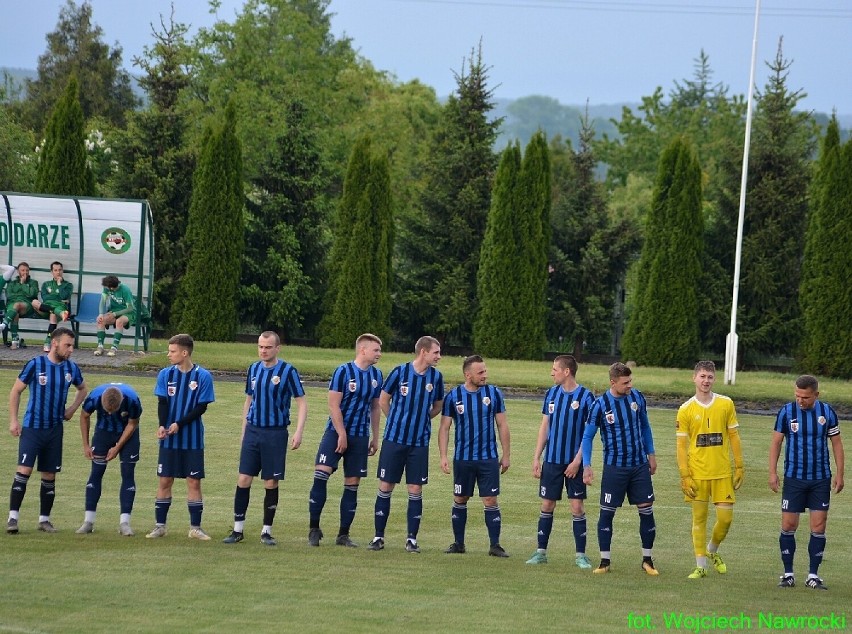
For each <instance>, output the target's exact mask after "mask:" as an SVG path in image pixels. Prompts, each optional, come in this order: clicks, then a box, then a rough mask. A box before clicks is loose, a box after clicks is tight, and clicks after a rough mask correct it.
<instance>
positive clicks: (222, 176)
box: [178, 103, 244, 341]
mask: <svg viewBox="0 0 852 634" xmlns="http://www.w3.org/2000/svg"><path fill="white" fill-rule="evenodd" d="M235 126H236V116H235V112H234V107H233V105H232V104H230V103H229V104H228V106H227V107H226V108H225V115H224V120H223V121H221V122H219V121H215V122H214V123H212V124H211V125H209V127H208V128H207V131H206V132H205V135H204V142H203V143H202V146H201V152H200V155H199V159H198V169H197V170H196V171H195V174H194V178H193V186H192V203H191V204H190V208H189V225H188V228H187V236H186V242H187V249H189V253H190V254H189V262H188V264H187V268H186V275H184V277H183V279H182V280H181V286H180V290H181V292H180V297H179V302H180V306H179V311H178V312H179V320H180V321H179V324H180V325H179V330H180V331H182V332H188V333H190V334H192V336H193V337H195V338H196V339H200V340H202V341H233V340H234V337H235V335H236V329H237V315H238V307H237V299H238V296H239V283H240V265H241V264H242V255H243V248H244V242H243V240H244V228H243V224H244V223H243V202H244V198H243V174H242V160H243V159H242V149H241V146H240V142H239V140H238V139H237V135H236V130H235Z"/></svg>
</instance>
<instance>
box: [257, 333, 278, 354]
mask: <svg viewBox="0 0 852 634" xmlns="http://www.w3.org/2000/svg"><path fill="white" fill-rule="evenodd" d="M280 350H281V338H280V337H279V336H278V333H277V332H273V331H272V330H266V331H264V332H262V333H260V336H259V337H258V338H257V356H258V357H260V360H261V361H271V360H273V359H275V358H276V357H277V356H278V352H279V351H280Z"/></svg>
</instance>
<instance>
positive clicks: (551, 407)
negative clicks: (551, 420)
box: [547, 401, 556, 414]
mask: <svg viewBox="0 0 852 634" xmlns="http://www.w3.org/2000/svg"><path fill="white" fill-rule="evenodd" d="M555 411H556V405H555V404H554V403H553V401H550V403H548V404H547V413H548V414H552V413H553V412H555Z"/></svg>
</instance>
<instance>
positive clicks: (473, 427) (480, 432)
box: [441, 385, 506, 460]
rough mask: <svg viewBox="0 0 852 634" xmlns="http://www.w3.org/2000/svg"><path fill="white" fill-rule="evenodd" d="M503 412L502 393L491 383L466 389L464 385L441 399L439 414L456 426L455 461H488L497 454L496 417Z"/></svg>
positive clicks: (496, 456)
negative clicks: (442, 405)
mask: <svg viewBox="0 0 852 634" xmlns="http://www.w3.org/2000/svg"><path fill="white" fill-rule="evenodd" d="M505 411H506V404H505V403H504V401H503V394H502V393H501V392H500V390H499V389H498V388H496V387H495V386H493V385H483V386H482V387H480V388H479V389H478V390H477V391H476V392H468V391H467V389H465V386H464V385H459V386H458V387H455V388H453V389H452V390H450V392H449V393H448V394H447V397H446V398H445V399H444V407H443V411H442V412H441V414H442V415H443V416H449V417H450V418H452V419H453V423H455V425H456V451H455V454H454V455H453V459H455V460H490V459H496V458H498V457H499V456H498V455H497V432H496V430H495V427H494V425H495V416H496V415H497V414H500V413H501V412H505Z"/></svg>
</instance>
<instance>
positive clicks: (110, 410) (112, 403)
mask: <svg viewBox="0 0 852 634" xmlns="http://www.w3.org/2000/svg"><path fill="white" fill-rule="evenodd" d="M123 400H124V395H123V394H122V393H121V390H119V389H118V388H117V387H115V386H114V385H111V386H110V387H108V388H107V389H105V390H104V393H103V394H101V407H103V408H104V411H105V412H106V413H107V414H115V413H116V412H117V411H118V408H119V407H121V401H123Z"/></svg>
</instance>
